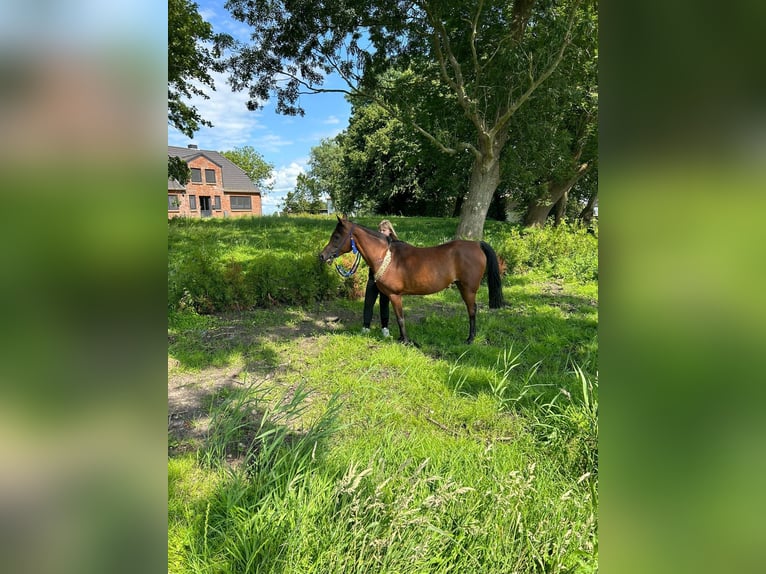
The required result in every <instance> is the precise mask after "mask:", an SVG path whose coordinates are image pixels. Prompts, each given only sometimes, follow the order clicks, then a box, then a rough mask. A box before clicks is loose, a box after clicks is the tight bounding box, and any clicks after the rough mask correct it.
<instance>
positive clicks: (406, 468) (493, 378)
mask: <svg viewBox="0 0 766 574" xmlns="http://www.w3.org/2000/svg"><path fill="white" fill-rule="evenodd" d="M359 221H360V223H362V224H366V225H369V226H374V225H375V224H376V223H377V221H376V220H372V219H369V220H368V219H366V218H361V219H360V220H359ZM392 221H393V223H394V225H395V227H396V229H397V232H398V233H399V235H400V236H401V237H402V238H403V239H405V240H407V241H410V242H411V243H414V244H417V245H433V244H436V243H440V242H442V241H445V240H447V239H449V237H450V235H451V233H452V230H454V226H455V221H454V220H436V219H434V220H430V219H423V218H393V219H392ZM333 228H334V218H332V217H324V218H323V217H314V218H261V219H252V220H238V221H234V220H228V221H215V222H213V221H204V222H199V221H196V222H195V221H188V222H173V223H171V224H169V302H168V308H169V320H168V321H169V322H168V339H169V352H168V376H169V381H168V400H169V417H168V454H169V457H168V497H169V564H168V570H169V571H170V572H210V573H212V572H259V573H260V572H281V573H282V572H284V573H307V572H317V573H320V572H321V573H328V572H344V573H345V572H398V573H410V572H413V573H414V572H439V573H441V572H459V573H464V572H497V573H501V572H502V573H509V572H593V571H595V570H597V568H598V539H597V505H598V418H597V412H598V374H597V373H598V340H597V324H598V283H597V272H595V273H594V272H593V269H594V268H596V269H597V267H595V266H596V265H597V254H596V251H597V240H596V239H595V238H594V237H593V236H592V235H587V234H585V233H584V232H581V231H574V230H566V229H562V230H555V231H551V230H540V231H533V232H529V233H527V232H521V231H520V230H518V229H517V228H514V227H511V226H509V225H508V224H501V223H497V222H487V227H486V229H485V239H486V240H487V241H488V242H489V243H491V244H492V245H493V246H494V247H495V248H496V250H497V251H498V253H499V254H500V255H501V256H502V257H504V259H505V260H506V261H507V263H508V272H507V274H506V276H505V277H504V295H505V299H506V302H507V303H508V306H507V307H505V308H503V309H498V310H490V309H489V308H488V305H487V290H486V286H482V288H481V289H480V291H479V298H478V302H479V312H478V315H477V331H478V332H477V337H476V341H475V342H474V344H472V345H470V346H468V345H465V344H464V343H463V341H464V339H465V336H466V334H467V329H468V319H467V315H466V312H465V306H464V304H463V302H462V299H461V298H460V295H459V293H458V292H457V289H454V288H450V289H447V290H445V291H443V292H442V293H439V294H434V295H429V296H424V297H415V296H411V297H405V298H404V312H405V316H406V319H407V327H408V332H409V334H410V336H411V338H412V339H413V340H415V341H416V342H417V343H418V345H419V347H411V346H403V345H400V344H398V343H397V342H396V341H395V338H396V335H397V334H398V332H397V327H396V325H395V321H394V319H393V313H392V324H391V331H392V334H393V335H394V337H392V338H388V339H384V338H383V337H382V336H381V332H380V328H379V323H378V324H377V325H376V324H375V322H376V321H377V320H378V318H377V307H376V314H375V317H374V319H373V324H374V328H373V330H372V331H371V332H370V333H369V334H366V335H365V334H362V333H361V314H362V301H361V299H358V298H355V297H354V295H355V294H358V292H359V284H360V282H361V284H362V285H363V283H364V281H366V276H367V270H366V267H364V265H362V266H361V267H360V271H359V273H357V276H358V277H357V279H356V280H353V279H352V280H347V281H344V280H341V279H340V278H339V277H338V276H337V274H335V271H334V270H332V268H330V267H324V268H321V267H319V266H318V265H315V259H316V254H317V253H318V251H319V250H320V249H321V247H323V245H324V244H325V243H326V242H327V239H328V238H329V235H330V233H331V231H332V229H333ZM265 257H270V258H273V262H271V263H268V265H273V266H274V267H273V268H274V269H276V271H275V273H278V274H279V276H278V278H277V281H276V283H274V284H273V285H267V284H266V283H264V278H263V277H262V276H260V275H259V273H258V271H259V270H261V271H262V270H263V266H264V265H267V263H264V261H265V259H264V258H265ZM193 260H196V261H198V262H199V261H200V260H201V261H202V265H196V264H194V265H192V264H191V263H190V262H191V261H193ZM256 262H257V265H256ZM302 266H303V267H302ZM233 270H234V271H233ZM296 270H300V273H298V272H297V271H296ZM235 272H236V273H235ZM292 273H295V275H291V274H292ZM291 277H294V278H296V279H295V280H297V281H300V282H303V283H304V284H311V285H309V286H308V287H305V286H304V288H303V290H302V289H300V288H297V287H296V288H294V287H293V286H292V285H286V284H285V282H287V281H289V280H290V278H291ZM232 285H233V286H235V287H236V289H233V288H232ZM200 286H204V289H202V288H201V287H200ZM309 287H310V288H309ZM205 289H207V291H205ZM214 289H218V290H224V291H226V290H228V291H227V293H228V295H227V297H217V294H216V291H214ZM280 294H281V295H280ZM246 297H250V299H247V298H246ZM280 297H281V298H282V299H287V298H289V297H294V299H295V302H290V301H289V300H288V301H280ZM312 297H313V300H312ZM248 301H250V302H251V303H248ZM261 301H265V302H266V303H265V304H262V303H260V302H261ZM210 311H212V312H210ZM375 327H377V328H375Z"/></svg>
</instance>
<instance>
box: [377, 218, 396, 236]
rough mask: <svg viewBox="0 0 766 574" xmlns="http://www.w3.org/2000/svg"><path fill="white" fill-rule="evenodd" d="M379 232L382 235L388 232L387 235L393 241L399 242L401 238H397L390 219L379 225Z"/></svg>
mask: <svg viewBox="0 0 766 574" xmlns="http://www.w3.org/2000/svg"><path fill="white" fill-rule="evenodd" d="M378 231H380V232H381V233H386V231H388V233H387V235H389V236H390V237H391V239H395V240H397V241H399V237H397V235H396V231H394V226H393V225H391V222H390V221H389V220H388V219H384V220H383V221H381V222H380V224H378Z"/></svg>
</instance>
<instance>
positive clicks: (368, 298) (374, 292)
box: [362, 269, 388, 329]
mask: <svg viewBox="0 0 766 574" xmlns="http://www.w3.org/2000/svg"><path fill="white" fill-rule="evenodd" d="M378 295H380V326H381V327H388V297H386V296H385V295H383V293H381V292H380V291H378V286H377V285H375V275H374V274H373V272H372V269H370V275H369V277H368V278H367V289H366V290H365V291H364V313H363V316H362V324H363V325H364V326H365V327H367V328H368V329H369V328H370V323H372V309H373V307H375V299H377V298H378Z"/></svg>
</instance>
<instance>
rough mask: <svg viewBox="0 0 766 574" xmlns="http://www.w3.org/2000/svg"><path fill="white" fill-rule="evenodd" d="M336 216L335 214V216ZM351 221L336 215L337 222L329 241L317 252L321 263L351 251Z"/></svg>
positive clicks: (328, 261)
mask: <svg viewBox="0 0 766 574" xmlns="http://www.w3.org/2000/svg"><path fill="white" fill-rule="evenodd" d="M336 217H337V216H336ZM352 225H353V224H352V223H351V222H350V221H349V220H348V219H346V218H345V217H344V218H343V219H341V218H340V217H338V224H337V225H336V226H335V230H334V231H333V232H332V235H331V236H330V241H329V242H328V243H327V245H325V248H324V249H323V250H322V252H321V253H320V254H319V260H320V261H321V262H323V263H328V264H329V263H330V262H331V261H332V260H333V259H335V258H336V257H338V256H339V255H343V254H344V253H348V252H349V251H351V231H352V229H353V227H352Z"/></svg>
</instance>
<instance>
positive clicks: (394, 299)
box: [388, 295, 410, 343]
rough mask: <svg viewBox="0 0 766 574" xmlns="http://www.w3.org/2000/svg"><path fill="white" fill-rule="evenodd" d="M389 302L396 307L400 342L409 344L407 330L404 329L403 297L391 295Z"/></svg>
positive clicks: (395, 312)
mask: <svg viewBox="0 0 766 574" xmlns="http://www.w3.org/2000/svg"><path fill="white" fill-rule="evenodd" d="M388 300H389V301H391V305H393V307H394V315H396V324H397V325H399V341H400V342H402V343H409V342H410V340H409V339H408V338H407V329H405V328H404V309H402V296H401V295H389V296H388Z"/></svg>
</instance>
